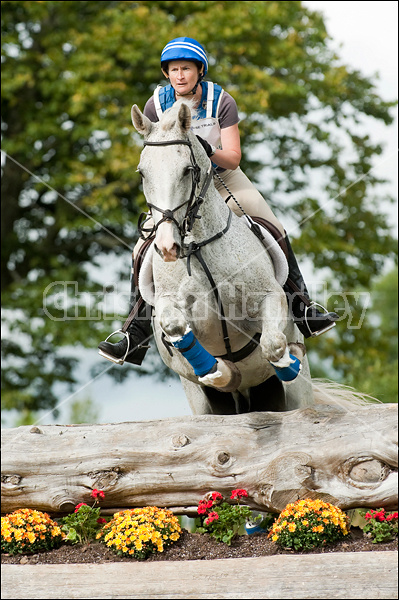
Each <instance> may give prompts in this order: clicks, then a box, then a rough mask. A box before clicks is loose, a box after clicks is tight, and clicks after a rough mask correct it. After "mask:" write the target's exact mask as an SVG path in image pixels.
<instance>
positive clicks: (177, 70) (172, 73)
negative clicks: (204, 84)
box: [165, 60, 199, 96]
mask: <svg viewBox="0 0 399 600" xmlns="http://www.w3.org/2000/svg"><path fill="white" fill-rule="evenodd" d="M165 74H166V75H167V76H168V77H169V79H170V83H171V84H172V87H173V88H174V90H175V92H176V95H178V96H185V95H186V94H189V93H190V92H191V90H192V89H193V87H194V86H195V84H196V83H197V81H198V76H199V70H198V67H197V65H196V64H195V63H194V62H191V61H189V60H172V61H170V63H169V66H168V72H167V73H165Z"/></svg>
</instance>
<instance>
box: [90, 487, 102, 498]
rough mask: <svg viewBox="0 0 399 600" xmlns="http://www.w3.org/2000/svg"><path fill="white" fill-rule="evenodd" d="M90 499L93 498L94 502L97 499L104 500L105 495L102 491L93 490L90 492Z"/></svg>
mask: <svg viewBox="0 0 399 600" xmlns="http://www.w3.org/2000/svg"><path fill="white" fill-rule="evenodd" d="M91 497H92V498H95V499H96V500H97V498H99V497H100V498H102V499H104V498H105V494H104V492H103V491H102V490H96V489H94V490H93V491H92V493H91Z"/></svg>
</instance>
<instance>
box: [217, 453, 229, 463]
mask: <svg viewBox="0 0 399 600" xmlns="http://www.w3.org/2000/svg"><path fill="white" fill-rule="evenodd" d="M229 460H230V454H229V453H228V452H219V454H218V455H217V461H218V463H219V464H221V465H225V464H226V463H227V462H229Z"/></svg>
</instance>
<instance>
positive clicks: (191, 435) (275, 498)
mask: <svg viewBox="0 0 399 600" xmlns="http://www.w3.org/2000/svg"><path fill="white" fill-rule="evenodd" d="M396 422H397V405H396V404H371V405H368V406H363V407H358V406H354V407H353V409H351V410H349V411H348V410H346V409H344V408H342V407H338V406H328V405H324V406H314V407H309V408H305V409H299V410H294V411H290V412H284V413H274V412H262V413H248V414H243V415H227V416H221V415H205V416H191V417H177V418H170V419H163V420H158V421H143V422H133V423H112V424H105V425H72V426H67V425H45V426H35V427H30V426H25V427H18V428H15V429H4V430H2V476H1V480H2V511H3V512H11V511H13V510H15V509H17V508H22V507H24V508H35V509H38V510H45V511H47V512H50V513H52V514H64V513H67V512H71V511H72V510H73V509H74V507H75V505H76V504H78V503H79V502H87V503H90V500H91V498H90V494H91V491H92V490H93V489H94V488H97V489H102V490H104V492H105V500H104V501H103V502H102V506H103V507H104V508H108V509H112V508H129V507H135V506H145V505H156V506H160V507H169V508H171V509H175V510H176V509H177V511H178V512H180V513H185V512H186V513H190V512H192V511H193V510H194V507H196V506H197V504H198V501H199V500H200V499H201V497H202V496H203V495H204V494H205V493H206V492H208V491H210V490H218V491H220V492H221V493H223V494H226V495H227V494H229V493H230V492H231V490H233V489H235V488H245V489H246V490H247V491H248V493H249V498H248V504H249V505H250V506H251V507H253V508H254V509H258V510H264V511H271V512H280V511H281V510H282V509H283V508H284V507H285V506H286V505H287V503H289V502H294V501H295V500H297V499H298V498H316V497H317V498H321V499H323V500H325V501H327V502H332V503H333V504H335V505H337V506H339V507H340V508H342V509H344V510H348V509H350V508H359V507H362V506H365V507H385V508H387V509H394V508H396V506H397V503H398V491H397V442H396V440H397V438H396V433H395V429H396V427H395V426H396Z"/></svg>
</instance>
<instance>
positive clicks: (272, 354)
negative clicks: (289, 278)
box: [260, 331, 289, 366]
mask: <svg viewBox="0 0 399 600" xmlns="http://www.w3.org/2000/svg"><path fill="white" fill-rule="evenodd" d="M260 345H261V348H262V351H263V355H264V356H265V358H266V359H267V360H268V361H270V362H279V361H281V360H282V361H284V359H287V360H288V361H289V352H288V346H287V338H286V337H285V335H284V334H283V333H281V332H280V331H279V332H277V333H275V334H274V335H270V334H269V335H262V337H261V339H260ZM288 364H289V362H288V363H287V366H288ZM282 366H283V365H282Z"/></svg>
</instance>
